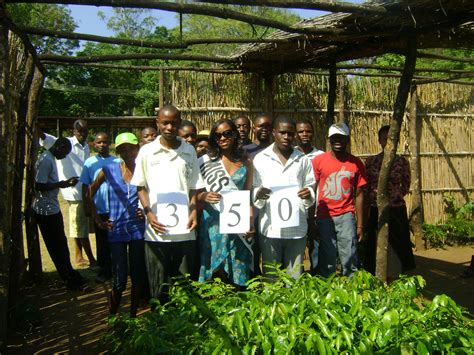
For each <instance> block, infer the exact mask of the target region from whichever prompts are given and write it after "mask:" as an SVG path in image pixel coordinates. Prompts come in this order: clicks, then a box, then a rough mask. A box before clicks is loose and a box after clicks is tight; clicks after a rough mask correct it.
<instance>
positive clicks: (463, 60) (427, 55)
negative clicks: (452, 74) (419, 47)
mask: <svg viewBox="0 0 474 355" xmlns="http://www.w3.org/2000/svg"><path fill="white" fill-rule="evenodd" d="M416 56H417V57H418V58H432V59H440V60H450V61H453V62H461V63H470V64H474V58H472V57H470V58H463V57H455V56H449V55H441V54H436V53H429V52H424V51H423V52H420V51H418V53H417V54H416Z"/></svg>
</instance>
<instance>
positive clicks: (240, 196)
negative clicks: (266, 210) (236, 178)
mask: <svg viewBox="0 0 474 355" xmlns="http://www.w3.org/2000/svg"><path fill="white" fill-rule="evenodd" d="M220 194H221V196H222V199H221V201H220V215H219V233H222V234H226V233H233V234H244V233H246V232H248V230H249V229H250V191H221V192H220Z"/></svg>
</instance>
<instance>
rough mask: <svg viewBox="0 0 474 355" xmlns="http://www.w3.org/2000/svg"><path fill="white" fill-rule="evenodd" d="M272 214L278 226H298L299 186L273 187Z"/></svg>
mask: <svg viewBox="0 0 474 355" xmlns="http://www.w3.org/2000/svg"><path fill="white" fill-rule="evenodd" d="M271 190H272V193H271V195H270V199H269V202H270V216H271V219H272V226H273V227H276V228H289V227H296V226H298V225H299V223H300V208H299V206H300V198H299V197H298V196H297V194H298V191H299V187H298V186H276V187H271Z"/></svg>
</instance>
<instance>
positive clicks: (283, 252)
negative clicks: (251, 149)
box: [253, 117, 315, 278]
mask: <svg viewBox="0 0 474 355" xmlns="http://www.w3.org/2000/svg"><path fill="white" fill-rule="evenodd" d="M295 135H296V122H295V121H294V120H293V119H290V118H286V117H279V118H278V119H276V121H275V124H274V128H273V137H274V139H275V143H273V144H272V145H270V146H269V147H268V148H266V149H265V150H263V151H262V152H260V153H259V154H257V156H256V157H255V159H254V181H253V186H254V189H255V191H256V193H255V198H254V201H255V202H254V204H255V206H256V207H258V208H259V209H260V217H259V228H260V234H261V238H260V248H261V250H262V259H263V272H264V274H265V275H266V276H268V273H269V272H271V271H272V269H271V268H269V267H268V264H269V263H272V262H276V263H279V264H282V266H283V267H284V268H286V269H287V272H288V274H289V275H291V276H292V277H294V278H297V277H299V276H300V275H301V273H302V272H303V257H304V250H305V247H306V233H307V229H308V223H307V218H306V215H307V212H306V210H307V209H308V208H310V207H311V206H312V205H313V204H314V201H315V194H314V185H315V180H314V174H313V169H312V167H311V161H310V160H309V159H308V158H307V157H305V155H304V154H303V153H302V152H300V151H299V150H296V149H294V148H293V141H294V138H295Z"/></svg>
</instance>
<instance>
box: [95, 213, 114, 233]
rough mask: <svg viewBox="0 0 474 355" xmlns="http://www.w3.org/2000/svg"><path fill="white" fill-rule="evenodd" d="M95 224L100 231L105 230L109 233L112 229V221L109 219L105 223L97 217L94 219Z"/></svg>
mask: <svg viewBox="0 0 474 355" xmlns="http://www.w3.org/2000/svg"><path fill="white" fill-rule="evenodd" d="M95 224H97V226H98V227H99V228H100V229H105V230H109V231H111V230H112V229H113V228H114V224H113V223H112V221H111V220H110V219H108V220H106V221H103V220H101V219H100V217H98V216H97V218H96V219H95Z"/></svg>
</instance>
